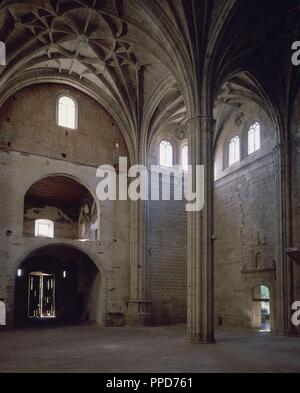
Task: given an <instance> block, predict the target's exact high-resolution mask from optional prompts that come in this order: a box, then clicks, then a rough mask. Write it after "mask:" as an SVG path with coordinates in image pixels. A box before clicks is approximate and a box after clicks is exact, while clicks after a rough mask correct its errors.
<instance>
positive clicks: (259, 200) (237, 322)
mask: <svg viewBox="0 0 300 393" xmlns="http://www.w3.org/2000/svg"><path fill="white" fill-rule="evenodd" d="M240 111H241V112H242V113H243V117H242V121H241V122H237V121H236V119H237V115H236V113H233V114H232V115H231V116H230V117H229V118H228V119H227V122H226V123H225V124H224V126H223V128H222V129H221V130H220V132H221V134H220V136H219V138H218V140H217V144H216V153H215V154H216V182H215V232H216V236H217V240H216V242H215V312H216V323H217V325H231V326H237V327H251V325H252V311H253V310H252V309H253V302H252V298H253V288H254V287H255V286H256V285H263V284H264V285H267V286H268V287H269V289H270V291H271V298H272V299H271V303H272V304H273V303H274V299H275V270H274V266H275V263H276V243H275V239H276V210H275V201H276V183H275V170H276V166H275V164H274V160H275V153H274V147H275V145H276V140H277V137H276V134H275V131H274V129H273V127H272V124H271V122H270V120H269V118H268V116H267V115H266V114H265V113H264V112H263V111H262V110H261V109H260V108H259V107H258V106H256V105H255V104H251V103H249V104H247V106H244V107H241V108H240ZM255 121H258V122H259V123H260V125H261V149H260V150H259V151H257V152H256V153H254V154H252V155H251V156H247V154H246V153H247V151H246V150H244V154H243V153H242V156H241V162H239V163H236V164H234V165H233V166H232V167H230V168H227V167H226V165H225V166H224V153H225V149H226V143H227V141H228V140H229V139H230V135H232V134H237V135H239V136H240V138H241V144H243V143H244V142H245V138H246V137H247V130H248V129H249V126H250V125H251V124H252V122H255ZM241 147H242V148H243V146H241ZM272 317H274V315H272Z"/></svg>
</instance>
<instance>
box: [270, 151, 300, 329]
mask: <svg viewBox="0 0 300 393" xmlns="http://www.w3.org/2000/svg"><path fill="white" fill-rule="evenodd" d="M286 149H287V146H286V145H284V144H279V145H278V146H277V147H276V148H275V150H274V162H275V165H276V190H277V192H276V194H277V195H276V224H277V227H276V234H277V242H276V244H277V250H276V255H277V261H276V301H275V305H274V306H275V310H274V313H275V327H274V331H275V333H276V334H278V335H283V336H291V335H295V328H294V327H293V325H292V320H291V318H292V303H293V262H292V260H291V258H290V257H289V256H288V255H287V250H288V248H289V247H291V244H290V243H291V211H290V209H291V200H290V187H289V184H290V175H289V170H288V157H287V155H288V152H287V151H286Z"/></svg>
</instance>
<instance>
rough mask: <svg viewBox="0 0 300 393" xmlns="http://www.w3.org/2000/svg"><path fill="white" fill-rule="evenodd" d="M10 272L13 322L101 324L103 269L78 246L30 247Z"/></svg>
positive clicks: (60, 244) (55, 244)
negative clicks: (12, 285)
mask: <svg viewBox="0 0 300 393" xmlns="http://www.w3.org/2000/svg"><path fill="white" fill-rule="evenodd" d="M12 273H13V274H14V277H13V282H14V283H15V285H14V299H13V304H14V318H13V319H14V322H15V324H26V325H27V324H30V325H35V324H45V323H46V324H48V322H49V323H50V322H51V323H58V322H66V321H90V322H97V323H98V324H100V325H102V323H103V321H104V314H103V312H104V309H105V307H104V304H105V303H104V296H105V293H104V290H103V289H104V288H103V282H104V277H103V275H104V273H103V269H102V267H101V266H100V265H99V263H97V262H96V259H95V257H94V256H92V255H91V253H90V252H88V251H86V250H84V249H83V248H82V247H79V246H76V245H73V244H68V243H65V242H64V243H51V244H44V245H42V246H40V247H35V248H34V247H33V248H32V249H31V250H29V251H27V252H26V253H25V254H23V256H22V257H21V258H20V259H19V260H18V261H17V262H16V265H15V269H14V271H13V272H12ZM50 280H52V281H51V282H52V284H50ZM45 287H46V289H45ZM34 292H36V293H37V292H38V295H36V293H34ZM45 305H46V306H45Z"/></svg>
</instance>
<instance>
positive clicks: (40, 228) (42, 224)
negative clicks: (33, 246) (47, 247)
mask: <svg viewBox="0 0 300 393" xmlns="http://www.w3.org/2000/svg"><path fill="white" fill-rule="evenodd" d="M35 237H49V238H52V239H53V238H54V222H53V221H50V220H36V221H35Z"/></svg>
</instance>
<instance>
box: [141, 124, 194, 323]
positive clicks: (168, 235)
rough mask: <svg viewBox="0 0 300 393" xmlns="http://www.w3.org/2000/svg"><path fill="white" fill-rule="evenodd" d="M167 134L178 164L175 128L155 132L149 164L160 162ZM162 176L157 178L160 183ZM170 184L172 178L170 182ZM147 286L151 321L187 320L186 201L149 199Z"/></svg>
mask: <svg viewBox="0 0 300 393" xmlns="http://www.w3.org/2000/svg"><path fill="white" fill-rule="evenodd" d="M164 138H168V140H170V141H171V142H172V144H173V148H174V163H175V164H177V165H179V164H180V146H181V145H182V143H183V142H184V139H183V138H181V139H180V138H178V136H177V135H176V132H174V129H171V130H164V131H163V132H161V133H160V134H158V135H157V136H156V138H155V140H154V142H153V144H152V148H151V151H150V159H149V166H150V165H157V164H158V163H159V143H160V141H161V140H162V139H164ZM164 182H165V180H164V177H163V176H162V177H161V179H160V183H159V185H158V184H156V185H154V186H155V187H160V189H161V187H162V184H163V183H164ZM171 187H173V181H172V182H171ZM148 234H149V239H148V258H147V268H148V278H149V280H148V289H149V296H150V298H151V301H152V307H151V321H152V323H153V324H168V323H177V322H186V312H187V311H186V304H187V286H186V283H187V262H186V258H187V214H186V212H185V202H183V201H171V202H166V201H163V200H159V201H152V202H150V203H149V227H148Z"/></svg>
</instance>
